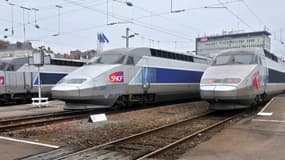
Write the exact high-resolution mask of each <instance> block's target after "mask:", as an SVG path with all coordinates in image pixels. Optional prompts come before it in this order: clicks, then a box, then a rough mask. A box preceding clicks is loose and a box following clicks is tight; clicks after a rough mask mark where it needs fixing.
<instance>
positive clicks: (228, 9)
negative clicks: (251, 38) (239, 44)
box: [218, 0, 254, 30]
mask: <svg viewBox="0 0 285 160" xmlns="http://www.w3.org/2000/svg"><path fill="white" fill-rule="evenodd" d="M218 2H219V3H220V4H221V5H222V6H224V7H225V9H226V10H227V11H228V12H229V13H230V14H231V15H233V16H234V17H235V18H236V19H238V20H239V21H240V22H241V23H243V24H244V25H245V26H247V27H248V28H250V29H251V30H254V29H253V28H252V27H251V26H250V25H249V24H248V23H247V22H246V21H245V20H243V19H242V18H241V17H240V16H238V15H237V14H236V13H235V12H233V11H232V10H231V9H230V8H229V7H227V6H226V5H225V3H224V2H222V1H221V0H218Z"/></svg>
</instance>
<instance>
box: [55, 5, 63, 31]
mask: <svg viewBox="0 0 285 160" xmlns="http://www.w3.org/2000/svg"><path fill="white" fill-rule="evenodd" d="M55 7H57V8H58V13H57V14H58V15H57V16H58V26H57V27H58V35H59V34H60V9H61V8H62V6H60V5H55Z"/></svg>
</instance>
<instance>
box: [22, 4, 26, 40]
mask: <svg viewBox="0 0 285 160" xmlns="http://www.w3.org/2000/svg"><path fill="white" fill-rule="evenodd" d="M23 27H24V28H23V29H24V42H25V41H26V26H25V9H24V8H23Z"/></svg>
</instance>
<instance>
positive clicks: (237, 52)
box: [217, 48, 281, 62]
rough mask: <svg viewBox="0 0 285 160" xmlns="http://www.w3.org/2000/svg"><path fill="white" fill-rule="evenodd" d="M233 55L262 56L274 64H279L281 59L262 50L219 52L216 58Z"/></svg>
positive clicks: (228, 50) (244, 49)
mask: <svg viewBox="0 0 285 160" xmlns="http://www.w3.org/2000/svg"><path fill="white" fill-rule="evenodd" d="M229 54H230V55H234V54H256V55H263V56H265V57H267V58H269V59H271V60H273V61H275V62H281V61H280V60H281V58H278V57H277V56H276V55H275V54H273V53H271V52H270V51H268V50H266V49H262V48H234V49H227V50H223V51H221V52H220V53H219V54H218V55H217V56H221V55H229Z"/></svg>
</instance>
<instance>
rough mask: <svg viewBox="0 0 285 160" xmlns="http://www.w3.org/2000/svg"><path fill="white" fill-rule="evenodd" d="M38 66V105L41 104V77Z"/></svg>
mask: <svg viewBox="0 0 285 160" xmlns="http://www.w3.org/2000/svg"><path fill="white" fill-rule="evenodd" d="M40 68H41V67H40V66H38V92H39V93H38V95H39V103H40V104H41V98H42V94H41V76H40Z"/></svg>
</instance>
